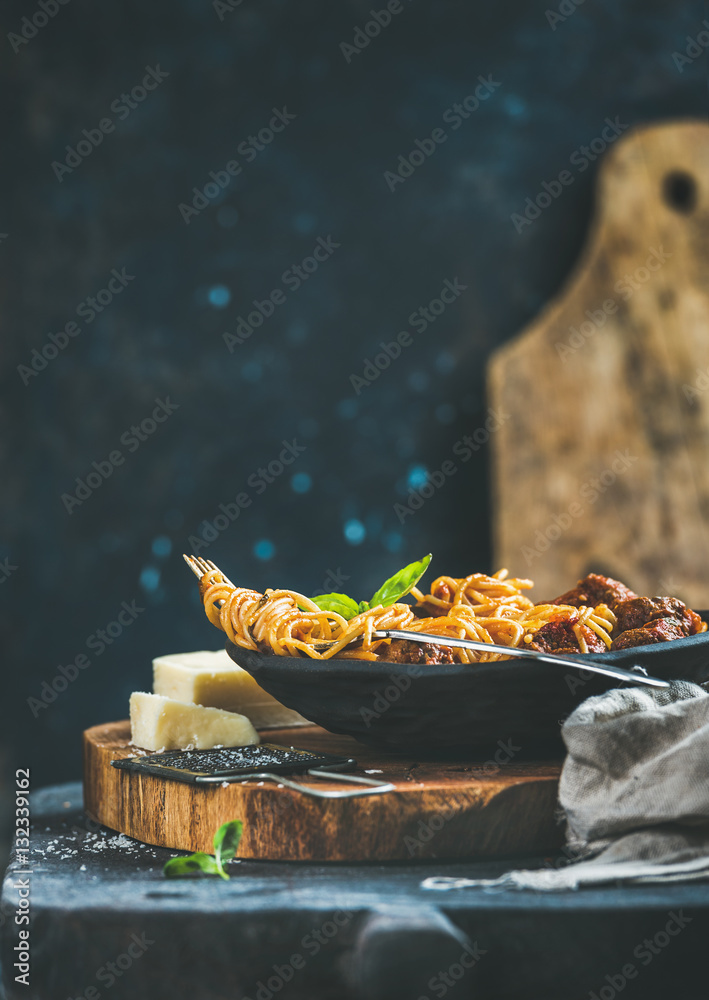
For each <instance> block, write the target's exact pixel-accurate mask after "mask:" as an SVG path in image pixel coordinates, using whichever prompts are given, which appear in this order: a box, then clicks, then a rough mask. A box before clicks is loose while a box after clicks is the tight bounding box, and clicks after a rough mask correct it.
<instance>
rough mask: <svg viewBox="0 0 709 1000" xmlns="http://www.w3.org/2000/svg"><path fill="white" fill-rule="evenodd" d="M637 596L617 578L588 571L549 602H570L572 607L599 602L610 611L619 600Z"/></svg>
mask: <svg viewBox="0 0 709 1000" xmlns="http://www.w3.org/2000/svg"><path fill="white" fill-rule="evenodd" d="M637 596H638V595H637V594H636V593H634V592H633V591H632V590H630V588H629V587H626V586H625V584H623V583H620V582H619V581H618V580H612V579H611V578H610V577H609V576H599V574H598V573H589V574H588V576H585V577H584V578H583V580H579V582H578V583H577V585H576V586H575V587H574V588H573V590H567V592H566V593H565V594H562V595H561V597H557V598H556V599H555V600H553V601H552V602H551V603H552V604H570V605H571V606H572V607H574V608H580V607H582V606H583V605H585V606H586V607H589V608H595V607H596V606H597V605H599V604H606V605H607V606H608V607H609V608H610V609H611V611H612V610H614V608H615V605H616V604H618V603H619V602H620V601H629V600H631V599H632V598H634V597H637ZM542 603H544V602H542Z"/></svg>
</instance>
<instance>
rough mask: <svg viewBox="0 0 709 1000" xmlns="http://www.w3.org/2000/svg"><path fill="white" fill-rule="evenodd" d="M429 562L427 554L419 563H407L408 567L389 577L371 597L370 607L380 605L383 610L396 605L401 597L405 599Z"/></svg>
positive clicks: (429, 557) (429, 558)
mask: <svg viewBox="0 0 709 1000" xmlns="http://www.w3.org/2000/svg"><path fill="white" fill-rule="evenodd" d="M430 561H431V556H430V554H429V555H427V556H424V557H423V559H421V560H419V562H412V563H409V565H408V566H404V568H403V569H400V570H399V572H398V573H395V574H394V576H392V577H389V579H388V580H387V581H386V582H385V583H383V584H382V585H381V587H380V588H379V590H378V591H377V592H376V593H375V594H373V595H372V599H371V601H370V602H369V604H370V606H371V607H373V608H374V607H376V605H377V604H381V606H382V607H383V608H388V607H389V605H390V604H396V602H397V601H398V600H399V599H400V598H401V597H406V595H407V594H408V593H409V591H410V590H411V588H412V587H415V586H416V584H417V583H418V582H419V580H420V579H421V577H422V576H423V574H424V573H425V572H426V570H427V569H428V564H429V563H430Z"/></svg>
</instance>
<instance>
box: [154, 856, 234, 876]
mask: <svg viewBox="0 0 709 1000" xmlns="http://www.w3.org/2000/svg"><path fill="white" fill-rule="evenodd" d="M194 872H204V874H205V875H221V874H222V873H221V872H220V871H219V865H218V864H217V862H216V861H215V859H214V858H213V857H212V855H211V854H204V852H202V851H198V852H197V854H190V855H189V857H187V858H170V860H169V861H167V862H166V863H165V866H164V867H163V873H164V875H165V876H166V877H167V878H179V877H180V875H192V874H193V873H194ZM226 878H229V876H228V875H226Z"/></svg>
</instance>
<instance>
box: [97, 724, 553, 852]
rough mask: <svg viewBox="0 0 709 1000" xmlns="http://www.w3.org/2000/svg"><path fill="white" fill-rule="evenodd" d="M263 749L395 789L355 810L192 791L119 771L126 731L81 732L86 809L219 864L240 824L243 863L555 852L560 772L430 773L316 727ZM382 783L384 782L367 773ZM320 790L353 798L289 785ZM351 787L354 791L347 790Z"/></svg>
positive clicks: (426, 765) (230, 788) (521, 767)
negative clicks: (223, 834) (217, 853)
mask: <svg viewBox="0 0 709 1000" xmlns="http://www.w3.org/2000/svg"><path fill="white" fill-rule="evenodd" d="M261 735H262V739H263V740H264V742H270V743H279V744H284V745H285V746H291V745H295V746H297V747H299V748H303V749H307V750H314V751H315V750H317V751H321V752H326V753H332V754H340V755H343V756H347V757H354V758H355V759H356V760H357V762H358V768H357V770H356V771H354V772H352V773H354V774H360V775H363V776H366V777H371V778H374V779H376V780H380V779H381V781H383V782H384V781H386V782H391V783H392V784H394V785H395V786H396V787H395V790H394V791H392V792H387V793H383V794H380V795H372V796H363V797H360V798H354V799H345V800H336V799H334V800H333V799H330V800H325V799H320V800H318V799H313V798H310V797H308V796H305V795H301V794H300V793H298V792H295V791H291V790H290V789H288V788H284V787H281V788H278V787H277V786H276V785H275V784H273V783H269V782H266V783H261V784H259V783H258V782H257V781H247V782H238V783H233V784H229V785H226V786H222V785H216V786H206V787H205V786H196V785H188V784H184V783H181V782H177V781H168V780H165V779H163V778H158V777H154V776H152V775H139V774H135V773H133V772H131V771H126V770H119V769H118V768H115V767H112V766H111V761H112V760H117V759H119V758H123V757H130V756H132V755H134V754H135V748H134V747H132V746H130V745H129V740H130V725H129V723H128V721H122V722H110V723H107V724H105V725H102V726H94V727H93V728H92V729H87V730H86V732H85V733H84V803H85V808H86V811H87V813H88V814H89V815H90V816H91V817H92V818H94V819H96V820H98V822H100V823H103V824H104V825H105V826H108V827H110V828H111V829H113V830H118V831H120V832H121V833H125V834H126V835H127V836H129V837H134V838H136V839H137V840H142V841H145V842H147V843H149V844H155V845H156V846H159V847H173V848H179V849H182V850H188V851H207V852H208V853H210V854H211V853H212V837H213V836H214V833H215V831H216V830H217V828H218V827H219V826H221V824H222V823H225V822H226V821H227V820H232V819H240V820H242V821H243V823H244V835H243V838H242V841H241V843H240V845H239V852H238V854H239V857H241V858H258V859H263V860H279V861H413V860H416V859H430V858H441V859H443V858H448V859H453V858H459V859H462V858H473V857H493V856H495V855H505V854H520V853H524V852H527V851H528V852H534V851H540V850H547V849H553V848H555V847H558V846H559V845H560V844H561V843H562V842H563V830H562V828H561V827H559V826H558V825H557V824H556V823H555V820H554V809H555V806H556V796H557V786H558V781H559V773H560V764H559V763H556V762H551V763H538V762H523V763H504V760H505V758H506V757H507V755H508V754H509V752H510V751H511V750H512V752H513V755H514V749H513V748H510V747H507V748H504V747H503V748H500V750H499V751H498V752H497V762H496V761H494V760H484V761H483V760H481V761H479V762H476V761H470V760H464V761H445V762H440V761H439V762H425V761H421V760H415V759H414V758H412V757H411V756H406V755H404V754H395V753H388V752H385V751H377V750H373V749H371V748H369V747H366V746H363V745H362V744H360V743H357V742H356V741H355V740H353V739H351V738H350V737H347V736H335V735H333V734H332V733H328V732H326V731H325V730H324V729H320V728H319V727H317V726H309V727H307V728H305V727H304V728H299V729H283V730H275V729H271V730H267V731H264V732H263V733H262V734H261ZM367 772H376V773H367ZM293 780H295V781H307V783H309V784H313V785H315V786H316V787H318V788H337V787H347V786H344V785H338V784H337V783H334V782H325V781H321V780H319V779H312V778H310V779H304V778H303V777H302V776H298V775H295V776H293ZM350 787H352V786H350Z"/></svg>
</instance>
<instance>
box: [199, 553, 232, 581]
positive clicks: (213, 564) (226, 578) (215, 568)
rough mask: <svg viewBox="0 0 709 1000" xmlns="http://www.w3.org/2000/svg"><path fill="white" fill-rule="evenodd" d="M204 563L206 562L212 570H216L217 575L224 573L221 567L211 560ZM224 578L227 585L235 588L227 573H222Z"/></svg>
mask: <svg viewBox="0 0 709 1000" xmlns="http://www.w3.org/2000/svg"><path fill="white" fill-rule="evenodd" d="M204 561H205V562H206V564H207V566H209V568H210V569H214V570H216V571H217V573H222V571H221V570H220V569H219V567H218V566H217V564H216V563H213V562H212V560H211V559H205V560H204ZM222 577H223V578H224V582H225V583H228V584H229V586H231V587H233V586H234V584H233V583H232V582H231V580H230V579H229V577H228V576H227V575H226V574H225V573H222Z"/></svg>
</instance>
